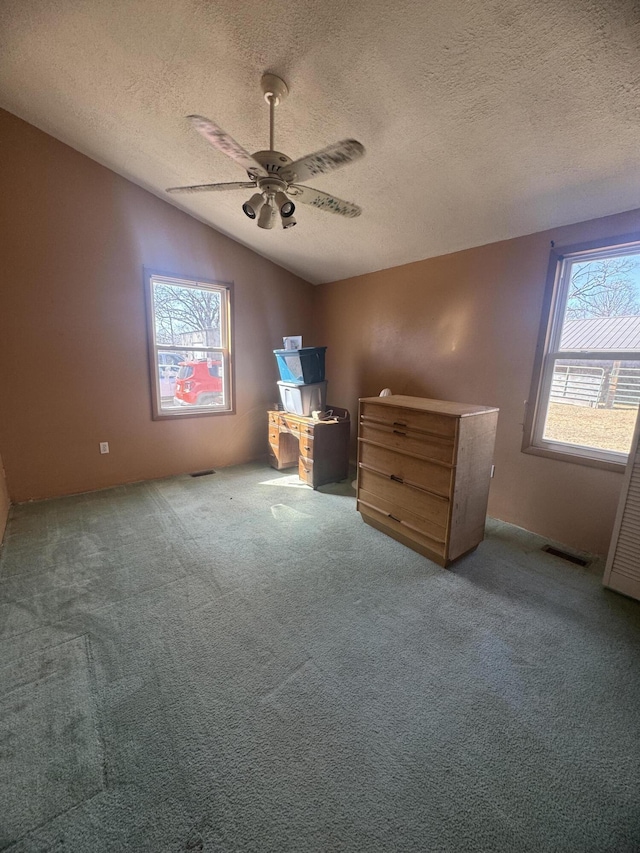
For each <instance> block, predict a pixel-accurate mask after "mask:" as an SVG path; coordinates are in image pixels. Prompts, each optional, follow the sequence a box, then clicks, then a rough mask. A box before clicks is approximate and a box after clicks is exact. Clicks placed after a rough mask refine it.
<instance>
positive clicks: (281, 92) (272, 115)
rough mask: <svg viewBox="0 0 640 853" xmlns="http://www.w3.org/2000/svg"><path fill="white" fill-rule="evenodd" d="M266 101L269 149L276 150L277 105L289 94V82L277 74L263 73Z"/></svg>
mask: <svg viewBox="0 0 640 853" xmlns="http://www.w3.org/2000/svg"><path fill="white" fill-rule="evenodd" d="M260 85H261V86H262V92H263V94H264V99H265V101H266V102H267V103H268V104H269V151H275V141H274V140H275V119H276V107H277V106H278V104H279V103H280V102H281V101H284V99H285V98H286V97H287V95H288V94H289V89H288V87H287V84H286V83H285V82H284V80H282V79H281V78H280V77H278V76H277V75H276V74H269V73H267V74H263V75H262V79H261V81H260Z"/></svg>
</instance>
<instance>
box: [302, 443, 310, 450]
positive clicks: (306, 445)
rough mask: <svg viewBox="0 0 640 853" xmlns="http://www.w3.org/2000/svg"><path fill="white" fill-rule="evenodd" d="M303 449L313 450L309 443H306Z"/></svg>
mask: <svg viewBox="0 0 640 853" xmlns="http://www.w3.org/2000/svg"><path fill="white" fill-rule="evenodd" d="M302 449H303V450H307V451H308V450H311V448H310V447H309V445H308V444H305V446H304V447H303V448H302Z"/></svg>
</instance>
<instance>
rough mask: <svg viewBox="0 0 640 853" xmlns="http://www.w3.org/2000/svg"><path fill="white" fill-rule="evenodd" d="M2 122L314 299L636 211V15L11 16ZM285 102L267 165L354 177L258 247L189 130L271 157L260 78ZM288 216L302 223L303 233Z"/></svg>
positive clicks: (140, 0) (459, 0)
mask: <svg viewBox="0 0 640 853" xmlns="http://www.w3.org/2000/svg"><path fill="white" fill-rule="evenodd" d="M0 32H1V33H2V35H0V105H2V106H3V107H5V108H6V109H7V110H9V111H10V112H12V113H15V114H16V115H18V116H20V117H21V118H23V119H25V120H26V121H28V122H30V123H31V124H34V125H36V126H37V127H39V128H41V129H42V130H44V131H46V132H47V133H50V134H51V135H53V136H55V137H56V138H58V139H60V140H62V141H63V142H65V143H67V144H69V145H71V146H72V147H74V148H76V149H77V150H79V151H81V152H83V153H84V154H87V155H88V156H89V157H92V158H93V159H95V160H97V161H98V162H100V163H103V164H104V165H106V166H108V167H109V168H111V169H113V170H114V171H116V172H118V173H120V174H121V175H124V176H125V177H127V178H129V179H131V180H132V181H135V182H136V183H138V184H139V185H141V186H143V187H145V188H146V189H148V190H150V191H151V192H153V193H155V194H157V195H158V196H160V197H161V198H164V199H165V200H166V201H168V202H169V203H171V204H174V205H176V206H178V207H181V208H182V209H184V210H186V211H188V212H189V213H191V214H192V215H194V216H196V217H197V218H199V219H201V220H203V221H205V222H207V223H209V224H210V225H211V226H213V227H214V228H216V229H217V230H219V231H221V232H223V233H225V234H227V235H229V236H230V237H232V238H233V239H235V240H237V241H239V242H240V243H243V244H244V245H246V246H249V247H250V248H252V249H253V250H255V251H256V252H258V253H259V254H261V255H263V256H265V257H267V258H269V259H270V260H272V261H274V262H276V263H278V264H280V265H282V266H283V267H286V268H287V269H289V270H292V271H293V272H295V273H297V274H298V275H300V276H301V277H302V278H304V279H307V280H308V281H310V282H313V283H320V282H326V281H334V280H338V279H343V278H347V277H350V276H353V275H358V274H361V273H364V272H370V271H373V270H377V269H383V268H387V267H391V266H395V265H397V264H403V263H408V262H411V261H415V260H419V259H422V258H427V257H432V256H434V255H440V254H445V253H448V252H453V251H457V250H459V249H464V248H469V247H471V246H477V245H481V244H484V243H489V242H493V241H496V240H501V239H505V238H509V237H515V236H519V235H522V234H527V233H531V232H534V231H538V230H542V229H545V228H549V227H554V226H558V225H563V224H567V223H569V222H578V221H581V220H586V219H590V218H593V217H597V216H603V215H608V214H611V213H616V212H619V211H623V210H629V209H631V208H634V207H638V206H640V169H639V168H638V139H639V127H640V121H639V120H640V65H639V64H638V47H639V42H640V17H639V13H638V5H637V3H636V2H635V0H617V2H615V3H610V2H607V0H475V2H473V0H430V2H424V0H396V2H395V3H388V2H386V0H384V2H383V0H367V2H365V0H352V2H351V3H344V2H343V0H324V2H317V0H293V2H292V0H288V2H284V0H271V2H269V3H264V2H261V0H243V2H242V3H238V2H237V0H128V2H125V3H123V2H121V0H48V2H43V0H5V2H4V3H3V4H2V8H1V10H0ZM265 71H271V72H274V73H276V74H279V75H280V76H281V77H283V78H284V79H285V80H286V82H287V83H288V85H289V89H290V94H289V97H288V99H287V100H286V101H285V102H284V103H283V104H282V105H281V106H280V107H279V108H278V110H277V113H276V140H275V142H276V146H275V147H276V148H277V149H278V150H280V151H283V152H284V153H285V154H287V155H288V156H290V157H291V158H292V159H294V160H295V159H297V158H298V157H300V156H302V155H304V154H307V153H310V152H313V151H316V150H318V149H319V148H322V147H324V146H326V145H328V144H329V143H332V142H335V141H337V140H339V139H343V138H345V137H353V138H356V139H358V140H360V141H361V142H362V143H363V144H364V146H365V147H366V149H367V154H366V156H365V158H364V159H362V160H360V161H358V162H357V163H354V164H351V165H349V166H348V167H346V168H344V169H342V170H339V171H335V172H333V173H331V174H330V175H324V176H320V177H317V178H314V179H313V181H309V182H308V183H312V184H313V186H315V187H317V188H318V189H321V190H324V191H326V192H329V193H335V194H336V195H337V196H338V197H340V198H343V199H346V200H347V201H354V202H356V203H358V204H359V205H361V206H362V208H363V214H362V216H360V217H358V218H356V219H345V218H342V217H340V216H336V215H331V214H328V213H326V212H323V211H320V210H316V209H314V208H312V207H308V206H303V205H299V206H298V210H297V211H296V216H297V219H298V226H297V227H296V228H291V229H288V230H286V231H284V230H282V229H281V228H279V227H278V228H275V229H274V230H273V231H263V230H261V229H259V228H257V227H256V224H255V222H252V221H250V220H249V219H248V218H246V217H245V216H244V215H243V213H242V211H241V205H242V202H243V201H245V200H246V197H247V195H248V193H246V191H243V190H239V191H235V192H228V193H208V194H198V195H190V196H168V195H166V193H165V192H164V190H165V188H166V187H170V186H176V185H183V184H199V183H208V182H217V181H243V180H245V179H246V173H245V172H243V170H242V169H241V168H240V167H239V166H238V165H237V164H236V163H234V162H233V161H231V160H229V159H228V158H226V157H225V156H224V155H223V154H221V153H220V152H218V151H215V150H214V149H213V148H211V147H209V146H208V145H207V143H206V142H205V141H204V140H203V139H202V137H200V136H199V135H198V134H197V133H195V132H194V130H193V129H192V128H191V127H190V126H189V124H188V122H187V121H186V120H185V116H186V115H188V114H191V113H199V114H202V115H205V116H208V117H209V118H211V119H213V120H214V121H215V122H217V123H218V124H219V125H220V126H221V127H223V128H224V129H225V130H226V131H228V132H229V133H230V134H231V135H232V136H233V137H234V138H235V139H236V140H237V141H238V142H239V143H240V144H241V145H243V146H244V147H245V148H246V149H247V150H249V151H250V152H253V151H257V150H260V149H264V148H268V109H267V106H266V104H265V102H264V100H263V97H262V93H261V91H260V77H261V75H262V74H263V72H265ZM298 214H299V215H298Z"/></svg>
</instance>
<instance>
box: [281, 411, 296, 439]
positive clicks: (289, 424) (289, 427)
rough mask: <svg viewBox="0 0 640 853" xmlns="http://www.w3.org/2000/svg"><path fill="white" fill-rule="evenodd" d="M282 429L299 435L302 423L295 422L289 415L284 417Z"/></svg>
mask: <svg viewBox="0 0 640 853" xmlns="http://www.w3.org/2000/svg"><path fill="white" fill-rule="evenodd" d="M281 429H285V430H286V431H287V432H292V433H294V434H295V435H299V434H300V421H295V420H294V419H293V418H290V417H289V416H288V415H282V426H281Z"/></svg>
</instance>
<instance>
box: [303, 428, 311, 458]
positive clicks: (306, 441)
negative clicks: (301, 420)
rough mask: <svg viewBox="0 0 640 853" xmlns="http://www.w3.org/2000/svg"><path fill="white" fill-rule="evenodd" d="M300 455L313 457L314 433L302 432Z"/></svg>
mask: <svg viewBox="0 0 640 853" xmlns="http://www.w3.org/2000/svg"><path fill="white" fill-rule="evenodd" d="M300 456H306V458H307V459H313V435H311V436H309V435H305V434H304V433H301V434H300Z"/></svg>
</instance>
